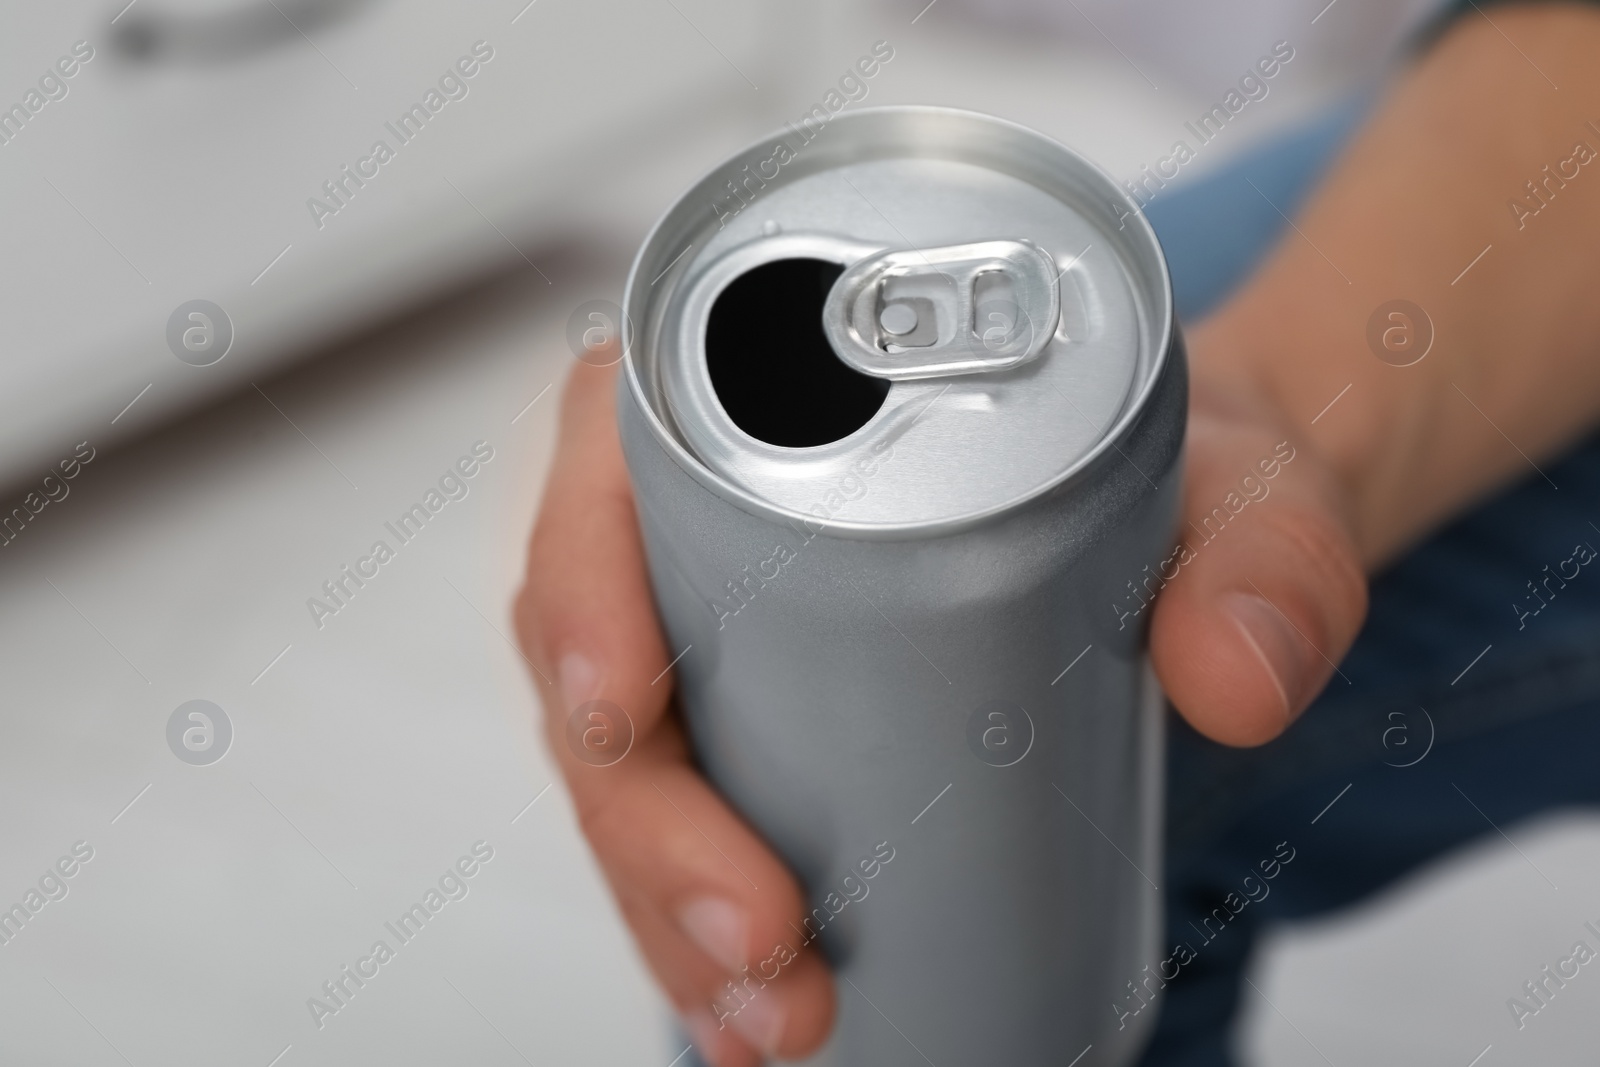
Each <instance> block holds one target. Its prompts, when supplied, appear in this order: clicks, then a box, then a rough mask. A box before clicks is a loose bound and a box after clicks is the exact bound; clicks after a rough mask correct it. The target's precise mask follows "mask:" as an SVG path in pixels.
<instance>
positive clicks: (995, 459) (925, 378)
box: [623, 108, 1172, 536]
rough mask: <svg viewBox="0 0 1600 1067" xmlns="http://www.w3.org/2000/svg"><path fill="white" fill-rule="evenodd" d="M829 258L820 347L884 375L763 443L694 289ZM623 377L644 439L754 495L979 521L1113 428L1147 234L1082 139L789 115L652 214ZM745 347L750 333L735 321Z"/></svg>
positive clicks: (894, 116)
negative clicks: (852, 420)
mask: <svg viewBox="0 0 1600 1067" xmlns="http://www.w3.org/2000/svg"><path fill="white" fill-rule="evenodd" d="M792 259H811V260H822V261H825V262H828V263H834V264H838V265H839V267H840V268H842V274H841V275H840V277H839V278H838V280H837V282H836V283H835V284H834V286H833V289H832V291H831V292H830V293H829V294H828V297H827V300H826V302H825V304H824V306H823V308H822V310H821V314H822V316H823V320H824V326H825V330H826V335H827V337H828V339H829V341H830V342H831V344H832V346H833V349H834V353H835V354H836V355H837V356H838V358H840V359H842V360H843V361H845V362H846V363H847V364H849V365H850V366H851V367H853V368H854V369H855V370H857V371H859V372H861V373H863V374H868V375H872V376H873V377H876V378H882V379H886V380H887V381H888V384H887V394H886V395H885V396H884V398H883V402H882V404H881V406H880V407H879V408H878V410H877V411H876V413H875V414H873V415H872V416H871V418H869V419H867V421H866V422H865V424H864V425H862V426H860V428H859V429H856V430H855V431H854V432H852V433H849V434H848V435H847V436H845V437H842V438H841V439H839V440H835V441H831V442H828V443H825V444H820V445H816V446H813V447H786V446H783V445H778V444H770V443H767V442H765V441H762V440H758V439H757V438H756V437H753V436H751V435H750V434H749V433H747V432H745V431H744V430H743V429H741V428H740V426H739V425H738V424H736V423H735V421H734V419H733V418H732V417H731V416H730V415H729V413H728V411H727V410H726V409H725V407H724V405H723V404H722V403H721V402H720V401H719V398H718V395H717V390H716V388H715V386H714V385H713V381H712V375H711V373H710V370H709V368H708V361H707V349H706V335H707V326H708V321H709V320H710V318H711V315H712V312H713V308H714V307H715V305H716V302H717V299H718V297H719V296H720V295H722V294H723V293H724V291H725V290H727V289H728V287H729V286H730V285H731V284H732V283H734V282H735V281H736V280H738V279H740V278H742V277H745V276H746V275H748V274H749V273H750V272H751V271H752V270H754V269H756V268H758V267H761V266H763V265H765V264H770V263H775V262H777V261H780V260H792ZM625 305H626V312H627V313H626V315H625V318H624V323H623V328H624V346H625V351H626V352H627V353H628V357H627V366H626V373H627V378H628V387H629V388H630V389H631V390H632V391H633V394H634V397H635V399H636V400H637V401H638V402H639V404H640V406H641V408H642V409H643V411H644V412H645V413H646V417H647V419H648V421H649V423H650V425H651V428H652V430H653V431H654V432H655V434H656V435H657V437H658V438H659V439H660V441H661V442H662V444H663V446H664V447H666V448H667V449H668V451H669V452H670V453H672V454H673V455H674V456H675V458H677V460H678V462H679V463H680V464H682V465H683V466H684V467H685V468H687V469H688V470H689V471H690V472H691V473H692V474H693V475H694V476H695V477H696V478H698V479H699V480H700V481H701V482H702V483H704V484H706V485H707V486H708V487H710V488H712V489H713V490H714V491H716V492H718V493H720V494H721V495H723V496H725V497H728V498H730V499H733V500H735V501H736V502H738V503H740V505H741V506H744V507H746V508H748V509H750V510H753V511H755V512H757V513H758V514H767V515H770V516H772V517H775V518H780V519H789V520H792V519H796V518H804V519H807V520H809V521H810V522H812V523H813V524H816V523H823V524H825V525H826V526H827V527H828V528H829V530H830V531H834V532H843V533H850V534H856V535H862V536H874V535H878V536H897V535H910V534H922V533H928V532H934V531H936V530H938V529H943V528H952V529H953V528H958V527H962V526H966V525H969V524H971V523H973V522H976V521H979V520H981V519H983V518H984V517H986V516H989V515H993V514H995V513H997V512H1000V511H1003V510H1005V509H1007V508H1010V507H1013V506H1016V505H1018V504H1020V503H1021V502H1023V501H1024V500H1026V499H1029V498H1031V497H1033V496H1035V495H1037V494H1039V493H1042V492H1045V491H1047V490H1048V489H1050V488H1051V487H1053V486H1055V485H1058V484H1060V483H1061V482H1062V481H1064V480H1066V479H1068V478H1071V477H1072V476H1073V475H1074V474H1075V473H1076V472H1077V471H1079V470H1081V469H1083V468H1084V467H1085V466H1087V465H1088V464H1089V463H1091V462H1093V460H1094V458H1095V457H1096V456H1097V455H1099V454H1100V453H1102V452H1104V451H1106V450H1108V449H1109V448H1111V447H1112V446H1114V445H1115V443H1116V439H1117V438H1118V437H1119V436H1120V435H1121V434H1122V433H1123V432H1124V431H1125V430H1126V428H1127V425H1128V423H1129V422H1130V421H1131V420H1132V418H1133V417H1134V415H1135V414H1136V413H1137V410H1138V408H1139V406H1140V405H1141V404H1142V403H1143V402H1144V399H1145V397H1146V396H1147V395H1148V394H1149V392H1150V390H1151V388H1152V386H1153V383H1154V381H1155V379H1156V377H1157V375H1158V372H1159V370H1160V369H1161V366H1162V365H1163V363H1164V361H1165V359H1166V358H1167V352H1168V349H1169V347H1170V344H1171V339H1172V336H1171V335H1172V296H1171V288H1170V284H1169V282H1168V279H1167V273H1166V266H1165V262H1164V260H1163V259H1162V256H1161V251H1160V247H1159V245H1158V244H1157V242H1156V238H1155V234H1154V232H1153V231H1152V230H1151V229H1150V227H1149V224H1148V223H1147V222H1145V220H1144V217H1143V216H1142V215H1141V214H1140V213H1139V211H1138V208H1137V205H1135V204H1134V203H1133V202H1132V201H1131V200H1130V199H1129V198H1128V197H1127V195H1126V194H1125V193H1124V192H1123V191H1122V190H1121V189H1120V188H1119V187H1118V186H1117V184H1116V183H1115V182H1114V181H1112V180H1111V179H1110V178H1109V177H1107V176H1106V175H1105V174H1104V173H1102V172H1101V171H1099V170H1098V169H1097V168H1095V167H1094V166H1093V165H1092V164H1091V163H1089V162H1088V161H1086V160H1085V159H1083V157H1081V156H1079V155H1077V154H1076V153H1074V152H1072V151H1071V150H1070V149H1067V148H1065V147H1064V146H1062V145H1060V144H1057V143H1056V142H1054V141H1051V140H1049V139H1048V138H1045V137H1043V136H1042V135H1039V134H1037V133H1034V132H1032V131H1029V130H1026V129H1024V128H1022V127H1020V126H1016V125H1014V124H1011V123H1007V122H1003V121H1000V120H998V119H993V118H989V117H987V116H983V115H978V114H974V113H971V112H964V111H953V110H948V109H942V108H874V109H865V110H861V111H856V112H849V113H845V114H841V115H838V116H836V117H834V118H833V119H832V120H831V121H830V122H829V123H828V124H827V125H826V126H825V127H823V128H821V129H820V130H817V129H812V128H803V127H791V128H789V129H787V130H784V131H781V132H780V133H778V134H776V135H774V136H773V137H770V138H767V139H765V140H763V141H760V142H758V143H757V144H756V145H755V146H753V147H752V148H750V149H748V150H747V151H745V152H743V153H741V154H740V155H738V156H736V157H734V158H733V159H732V160H729V161H728V162H727V163H724V164H723V165H722V166H720V167H718V168H716V169H715V170H714V171H712V172H711V173H710V174H709V175H708V176H707V177H706V178H704V179H702V180H701V181H700V182H699V183H698V184H697V185H696V186H695V187H694V188H693V189H691V190H690V191H689V192H688V193H687V194H685V195H684V197H682V198H681V199H680V200H679V201H678V203H677V204H676V205H674V207H673V208H672V209H671V210H669V211H668V212H667V214H666V216H665V217H663V218H662V220H661V221H660V222H659V223H658V224H657V225H656V228H655V230H654V231H653V232H652V233H651V235H650V237H649V238H648V239H647V240H646V242H645V245H644V247H643V248H642V249H641V250H640V252H639V256H638V258H637V260H636V261H635V263H634V266H633V271H632V273H631V275H630V277H629V280H628V291H627V296H626V297H625ZM751 332H752V336H751V337H750V339H749V352H748V356H747V357H744V356H742V357H741V358H750V359H759V358H761V351H762V345H763V340H764V339H763V337H762V336H761V331H760V330H759V329H755V330H752V331H751Z"/></svg>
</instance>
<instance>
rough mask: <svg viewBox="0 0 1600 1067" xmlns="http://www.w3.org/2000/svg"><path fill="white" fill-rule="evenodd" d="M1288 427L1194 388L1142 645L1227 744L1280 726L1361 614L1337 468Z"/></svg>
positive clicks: (1331, 667)
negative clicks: (1166, 550)
mask: <svg viewBox="0 0 1600 1067" xmlns="http://www.w3.org/2000/svg"><path fill="white" fill-rule="evenodd" d="M1292 436H1293V434H1292V431H1289V430H1287V429H1286V428H1285V427H1284V426H1283V425H1282V424H1280V423H1279V422H1278V421H1277V420H1274V419H1271V418H1269V417H1264V416H1263V414H1262V413H1261V412H1260V411H1252V410H1250V409H1248V408H1247V407H1245V406H1244V405H1242V404H1241V403H1240V402H1239V401H1238V400H1237V399H1234V398H1221V397H1217V396H1215V395H1208V394H1207V392H1206V391H1205V389H1204V388H1203V387H1197V388H1196V392H1195V399H1194V403H1193V405H1192V408H1191V412H1190V423H1189V442H1188V447H1189V456H1188V470H1187V476H1188V481H1187V486H1186V489H1185V494H1184V504H1183V516H1182V519H1183V521H1182V525H1181V528H1180V531H1179V535H1178V537H1179V544H1178V548H1177V550H1176V553H1175V555H1174V558H1173V561H1172V563H1173V564H1176V565H1177V567H1176V570H1177V573H1176V574H1175V575H1174V574H1172V571H1173V569H1174V568H1173V566H1172V564H1169V565H1167V566H1165V567H1164V568H1163V575H1162V577H1163V578H1169V576H1170V578H1169V580H1168V582H1167V585H1166V587H1165V588H1164V589H1163V590H1162V593H1161V596H1160V598H1159V599H1158V601H1157V603H1156V610H1155V614H1154V617H1153V619H1152V620H1151V632H1150V640H1151V656H1152V659H1153V660H1154V664H1155V669H1156V673H1157V675H1158V677H1159V678H1160V679H1161V683H1162V686H1163V688H1164V689H1165V690H1166V693H1167V696H1168V697H1169V698H1170V699H1171V701H1172V702H1173V704H1174V705H1175V706H1176V707H1177V709H1178V711H1179V712H1180V713H1182V715H1183V716H1184V718H1185V719H1187V720H1188V721H1189V723H1190V725H1192V726H1193V727H1194V728H1195V729H1196V730H1198V731H1200V732H1201V733H1203V734H1205V735H1206V736H1207V737H1210V738H1212V739H1213V740H1216V741H1220V742H1222V743H1224V744H1229V745H1257V744H1262V743H1264V742H1267V741H1270V740H1272V739H1273V738H1274V737H1276V736H1277V735H1278V734H1280V733H1282V732H1283V730H1284V729H1286V728H1287V727H1288V725H1289V724H1290V723H1291V722H1292V721H1294V719H1295V717H1296V716H1298V715H1299V714H1300V713H1301V712H1302V711H1304V710H1305V708H1306V706H1307V705H1308V704H1310V703H1311V701H1312V699H1313V698H1315V697H1316V695H1317V694H1318V693H1320V692H1321V691H1322V689H1323V688H1324V687H1325V686H1326V685H1327V684H1328V683H1329V681H1330V679H1336V678H1337V674H1338V668H1337V666H1336V664H1337V663H1338V662H1339V660H1340V659H1341V658H1342V657H1343V656H1344V654H1345V653H1346V652H1347V651H1348V650H1349V648H1350V645H1351V643H1352V642H1353V641H1354V640H1355V636H1356V633H1357V631H1358V630H1359V629H1360V627H1361V623H1362V620H1363V618H1364V617H1365V615H1366V610H1367V583H1366V577H1365V575H1364V573H1363V571H1362V567H1361V561H1360V557H1359V556H1358V554H1357V551H1356V546H1355V543H1354V541H1353V539H1352V537H1351V534H1350V532H1349V524H1348V521H1347V520H1346V518H1345V513H1344V504H1343V496H1342V491H1341V489H1340V487H1339V484H1338V481H1337V479H1336V478H1335V477H1334V476H1333V474H1332V473H1331V472H1330V471H1329V470H1328V469H1327V468H1326V467H1325V466H1324V465H1323V464H1322V463H1321V461H1320V460H1319V459H1318V457H1317V455H1316V454H1315V453H1314V451H1313V450H1312V449H1311V448H1309V447H1307V446H1305V445H1304V443H1303V439H1302V443H1301V444H1299V445H1297V444H1296V442H1295V441H1294V440H1293V439H1292ZM1334 684H1348V680H1343V681H1340V680H1336V681H1335V683H1334Z"/></svg>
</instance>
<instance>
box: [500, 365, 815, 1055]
mask: <svg viewBox="0 0 1600 1067" xmlns="http://www.w3.org/2000/svg"><path fill="white" fill-rule="evenodd" d="M615 382H616V371H615V368H598V367H593V366H582V365H581V366H579V367H577V368H576V369H575V370H574V372H573V376H572V379H571V381H570V382H569V383H568V386H567V389H566V392H565V396H564V399H563V406H562V425H561V431H560V436H559V441H558V445H557V456H556V460H555V466H554V468H553V470H552V473H551V476H550V480H549V483H548V485H547V488H546V492H545V497H544V501H543V503H542V505H541V509H540V515H539V521H538V524H537V527H536V529H535V532H534V536H533V541H532V545H531V547H530V551H529V563H528V579H527V583H526V585H525V587H524V589H523V592H522V595H521V597H520V598H519V601H518V606H517V624H518V631H519V634H520V635H521V636H522V639H523V642H524V645H525V647H526V648H527V651H528V655H529V656H530V659H531V661H532V662H534V663H535V664H539V665H542V666H541V667H540V669H542V670H545V671H547V672H548V673H550V674H551V675H552V676H553V677H554V678H555V680H556V685H555V687H554V692H553V693H551V694H550V695H549V696H548V697H547V699H546V704H547V715H546V729H547V733H548V737H549V740H550V743H551V751H552V752H553V753H554V755H555V757H556V759H557V760H558V762H559V763H560V765H561V768H562V772H563V775H564V776H565V778H566V780H567V782H568V785H569V787H570V789H571V792H572V796H573V799H574V803H575V806H576V808H577V811H578V817H579V820H580V823H581V825H582V827H583V830H584V833H585V835H586V836H587V837H588V839H589V841H590V843H591V845H592V846H593V848H594V850H595V853H596V856H597V857H598V859H599V861H600V865H601V867H602V869H603V870H604V872H605V873H606V876H607V878H608V880H609V881H610V883H611V886H612V889H613V891H614V892H615V894H616V897H617V900H618V902H619V905H620V906H621V910H622V912H623V915H624V917H625V918H626V919H627V921H628V923H629V925H630V927H631V928H632V930H633V931H634V934H635V936H636V937H637V939H638V941H639V944H640V947H641V949H642V950H643V953H644V956H645V959H646V961H647V962H648V964H649V966H650V967H651V969H652V971H653V972H654V973H655V975H656V977H657V978H658V980H659V981H660V982H661V984H662V985H663V987H664V988H665V989H666V990H667V992H668V994H669V996H670V997H671V998H672V1000H673V1002H674V1004H675V1005H676V1006H677V1007H678V1008H679V1010H680V1011H681V1012H683V1013H684V1015H685V1021H686V1023H687V1025H688V1026H689V1028H690V1029H691V1031H693V1032H694V1033H695V1036H696V1037H697V1043H700V1044H701V1045H702V1047H703V1050H704V1052H705V1053H706V1054H707V1055H708V1059H712V1061H713V1062H714V1063H716V1064H717V1067H733V1065H736V1064H740V1063H745V1062H755V1060H754V1059H753V1057H754V1052H753V1051H752V1050H753V1049H756V1048H759V1049H761V1050H762V1051H763V1052H766V1053H772V1052H781V1053H782V1054H784V1055H791V1056H792V1055H800V1054H803V1053H805V1052H807V1051H809V1050H810V1049H812V1048H813V1047H815V1045H817V1044H818V1043H820V1042H821V1040H822V1039H823V1038H824V1037H825V1036H826V1033H827V1030H828V1028H829V1026H830V1025H831V1019H832V1010H833V1007H832V1005H833V1000H832V997H833V993H832V986H831V982H830V980H829V978H828V976H827V973H826V969H825V968H824V967H823V965H822V963H821V961H820V960H819V959H818V958H817V955H816V953H815V952H814V951H806V950H805V946H804V945H802V944H800V943H798V938H797V935H796V933H795V930H794V927H798V926H799V924H800V919H801V915H802V897H801V894H800V890H799V887H798V886H797V885H796V884H795V882H794V879H793V878H792V876H790V875H789V873H788V872H787V871H786V870H785V868H784V867H783V865H782V863H781V861H779V860H778V858H777V857H776V856H774V855H773V854H772V852H771V851H770V850H769V849H768V848H767V847H766V845H765V844H764V843H763V842H762V841H761V839H760V838H759V837H758V836H757V835H756V834H755V833H754V832H753V831H752V830H751V828H750V827H748V826H747V825H746V824H745V823H744V822H743V821H742V820H741V819H740V818H739V817H738V816H737V815H736V814H735V813H734V812H733V811H732V810H731V809H730V808H729V807H728V806H727V805H726V803H725V802H724V801H723V800H722V799H721V798H720V797H719V796H718V795H717V794H716V793H715V792H714V791H713V790H712V788H711V787H710V785H709V784H708V783H707V782H705V780H704V779H703V778H701V777H700V776H699V775H698V774H697V773H696V772H695V771H694V770H693V768H692V767H691V765H690V763H689V760H688V752H687V746H686V743H685V741H684V736H683V733H682V730H681V727H680V726H679V724H678V722H677V719H676V717H675V716H672V715H669V714H667V707H668V698H669V695H670V692H671V688H672V675H671V673H670V672H669V671H668V666H667V665H668V661H669V656H668V652H667V648H666V646H665V644H664V642H663V639H662V636H661V633H660V631H659V627H658V625H657V623H656V616H655V607H654V603H653V601H652V598H651V594H650V588H649V584H648V579H647V573H646V568H645V562H644V555H643V550H642V546H641V544H640V540H639V531H638V523H637V518H636V515H635V512H634V507H633V498H632V494H631V490H630V488H629V484H628V478H627V470H626V467H625V465H624V463H623V458H622V453H621V448H620V444H619V442H618V440H617V432H616V423H615V416H614V410H613V404H614V403H615V399H614V388H615ZM594 702H603V703H594ZM575 710H576V711H577V723H578V728H577V729H573V728H572V727H570V726H569V720H571V719H572V718H573V717H574V712H575ZM596 714H598V715H599V716H600V718H599V719H595V718H594V716H595V715H596ZM630 727H631V738H630V736H629V735H630ZM596 730H597V731H599V732H600V736H599V740H600V741H601V744H600V745H599V746H598V747H591V746H590V745H589V743H588V740H587V737H586V734H587V733H588V732H590V731H596ZM607 743H610V744H613V746H614V747H612V748H609V749H608V748H606V747H605V745H606V744H607ZM791 924H793V927H791ZM780 943H786V944H788V945H789V946H790V947H791V950H792V952H793V954H794V958H793V959H790V960H788V961H787V962H786V963H785V964H784V965H783V966H781V967H779V968H778V971H777V973H776V974H774V975H773V977H771V978H763V977H761V974H760V973H757V972H758V971H759V968H760V966H761V964H762V963H763V962H764V961H766V960H767V959H769V958H770V957H771V956H772V955H773V950H774V948H775V947H776V946H777V945H779V944H780ZM747 966H754V967H755V968H757V971H752V972H749V973H747V972H746V971H745V968H746V967H747ZM771 970H772V969H771V967H770V966H769V967H768V968H767V971H768V973H771ZM735 979H737V980H738V982H739V989H740V990H744V991H745V992H744V993H743V994H742V995H741V996H735V997H733V998H732V999H729V998H728V995H727V994H728V989H727V984H728V982H729V981H730V980H735ZM751 990H755V991H756V992H750V991H751ZM719 1005H720V1006H719Z"/></svg>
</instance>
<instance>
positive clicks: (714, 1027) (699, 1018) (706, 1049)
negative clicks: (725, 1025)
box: [683, 1008, 723, 1067]
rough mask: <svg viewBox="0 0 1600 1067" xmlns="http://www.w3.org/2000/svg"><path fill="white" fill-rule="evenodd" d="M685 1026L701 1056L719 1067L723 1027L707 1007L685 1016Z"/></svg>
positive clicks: (712, 1066)
mask: <svg viewBox="0 0 1600 1067" xmlns="http://www.w3.org/2000/svg"><path fill="white" fill-rule="evenodd" d="M683 1028H684V1029H685V1030H687V1031H688V1032H689V1040H690V1041H693V1042H694V1047H695V1051H696V1052H698V1053H700V1058H701V1059H703V1060H705V1061H706V1062H707V1063H709V1064H711V1067H717V1064H719V1063H721V1062H722V1040H723V1039H722V1027H721V1026H719V1025H718V1024H717V1020H716V1018H715V1017H714V1016H713V1015H712V1014H711V1012H710V1011H708V1010H707V1009H705V1008H698V1009H696V1010H694V1011H691V1012H688V1013H686V1014H685V1015H684V1016H683Z"/></svg>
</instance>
